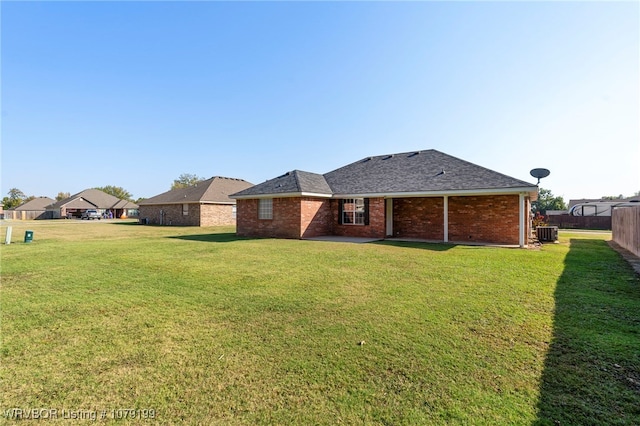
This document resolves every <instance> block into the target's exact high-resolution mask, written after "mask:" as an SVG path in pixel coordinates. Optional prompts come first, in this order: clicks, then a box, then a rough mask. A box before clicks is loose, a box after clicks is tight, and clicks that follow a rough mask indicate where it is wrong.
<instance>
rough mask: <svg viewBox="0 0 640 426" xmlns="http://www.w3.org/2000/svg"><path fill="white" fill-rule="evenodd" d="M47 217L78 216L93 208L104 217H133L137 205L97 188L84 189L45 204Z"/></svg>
mask: <svg viewBox="0 0 640 426" xmlns="http://www.w3.org/2000/svg"><path fill="white" fill-rule="evenodd" d="M46 209H47V212H46V215H47V219H61V218H68V219H71V218H80V217H81V216H82V213H83V212H85V211H87V210H90V209H95V210H98V213H100V214H101V215H105V216H106V217H108V216H109V213H110V214H111V217H115V218H119V217H135V216H136V215H137V214H138V205H137V204H136V203H133V202H131V201H128V200H123V199H120V198H118V197H115V196H113V195H111V194H107V193H106V192H104V191H100V190H99V189H95V188H92V189H85V190H84V191H82V192H78V193H77V194H74V195H72V196H70V197H69V198H65V199H64V200H60V201H57V202H55V203H54V204H51V205H49V206H47V208H46Z"/></svg>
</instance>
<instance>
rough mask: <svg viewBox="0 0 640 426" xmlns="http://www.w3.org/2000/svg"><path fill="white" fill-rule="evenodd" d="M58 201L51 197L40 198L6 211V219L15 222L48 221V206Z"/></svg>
mask: <svg viewBox="0 0 640 426" xmlns="http://www.w3.org/2000/svg"><path fill="white" fill-rule="evenodd" d="M55 202H56V200H54V199H53V198H49V197H38V198H34V199H33V200H30V201H27V202H26V203H24V204H21V205H19V206H18V207H16V208H15V209H10V210H7V211H5V218H6V219H13V220H33V219H46V218H47V214H46V210H47V206H50V205H51V204H53V203H55Z"/></svg>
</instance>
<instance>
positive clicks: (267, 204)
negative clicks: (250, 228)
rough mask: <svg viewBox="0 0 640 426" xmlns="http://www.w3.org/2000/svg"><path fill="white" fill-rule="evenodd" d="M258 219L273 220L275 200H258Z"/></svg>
mask: <svg viewBox="0 0 640 426" xmlns="http://www.w3.org/2000/svg"><path fill="white" fill-rule="evenodd" d="M258 219H273V198H261V199H259V200H258Z"/></svg>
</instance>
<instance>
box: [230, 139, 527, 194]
mask: <svg viewBox="0 0 640 426" xmlns="http://www.w3.org/2000/svg"><path fill="white" fill-rule="evenodd" d="M300 177H304V179H302V180H301V179H300ZM301 182H302V183H301ZM491 191H496V192H510V191H513V192H516V191H523V192H534V191H537V186H536V185H534V184H532V183H529V182H525V181H522V180H519V179H515V178H512V177H509V176H506V175H503V174H501V173H498V172H495V171H493V170H489V169H487V168H484V167H481V166H478V165H476V164H473V163H470V162H468V161H464V160H461V159H459V158H456V157H453V156H451V155H448V154H445V153H443V152H440V151H437V150H435V149H430V150H424V151H412V152H404V153H400V154H387V155H379V156H375V157H366V158H364V159H362V160H359V161H356V162H354V163H351V164H348V165H346V166H344V167H341V168H339V169H336V170H333V171H331V172H329V173H326V174H324V175H318V174H315V173H309V172H302V171H299V170H294V171H293V172H289V173H287V174H285V175H283V176H280V177H277V178H275V179H271V180H268V181H266V182H264V183H262V184H259V185H256V186H254V187H252V188H249V189H247V190H244V191H240V192H238V193H236V194H233V196H232V197H233V198H251V197H252V196H262V197H265V196H267V195H281V196H283V195H285V194H286V195H289V196H294V195H304V194H302V193H305V192H306V193H316V194H323V195H325V196H347V195H369V196H372V195H377V196H382V195H387V194H437V193H464V192H471V193H474V192H478V193H480V192H491Z"/></svg>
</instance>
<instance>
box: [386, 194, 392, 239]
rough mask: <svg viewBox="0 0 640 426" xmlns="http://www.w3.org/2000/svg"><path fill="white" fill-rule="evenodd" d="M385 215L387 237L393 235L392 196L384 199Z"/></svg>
mask: <svg viewBox="0 0 640 426" xmlns="http://www.w3.org/2000/svg"><path fill="white" fill-rule="evenodd" d="M385 203H386V205H385V207H386V210H387V211H386V216H387V232H386V235H387V237H392V236H393V198H387V199H385Z"/></svg>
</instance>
